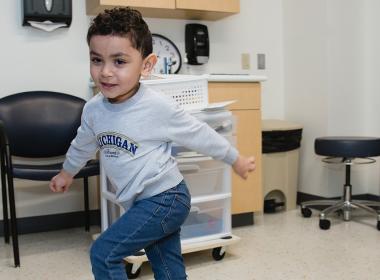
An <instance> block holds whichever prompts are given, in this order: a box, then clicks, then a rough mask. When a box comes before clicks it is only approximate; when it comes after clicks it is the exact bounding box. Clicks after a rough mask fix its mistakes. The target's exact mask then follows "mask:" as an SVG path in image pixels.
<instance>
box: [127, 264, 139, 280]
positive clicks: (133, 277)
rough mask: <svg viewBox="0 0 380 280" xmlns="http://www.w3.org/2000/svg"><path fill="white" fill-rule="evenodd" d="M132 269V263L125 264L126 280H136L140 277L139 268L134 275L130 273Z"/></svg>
mask: <svg viewBox="0 0 380 280" xmlns="http://www.w3.org/2000/svg"><path fill="white" fill-rule="evenodd" d="M132 267H133V264H132V263H127V264H125V271H126V272H127V276H128V279H136V278H137V277H139V275H140V272H141V267H139V269H137V271H136V272H135V273H133V272H132Z"/></svg>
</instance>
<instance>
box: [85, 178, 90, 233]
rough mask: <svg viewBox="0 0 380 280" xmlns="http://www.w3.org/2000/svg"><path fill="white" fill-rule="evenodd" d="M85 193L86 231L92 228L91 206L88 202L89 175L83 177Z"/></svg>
mask: <svg viewBox="0 0 380 280" xmlns="http://www.w3.org/2000/svg"><path fill="white" fill-rule="evenodd" d="M83 184H84V189H83V194H84V228H85V230H86V231H89V230H90V207H89V202H88V196H89V194H88V177H84V178H83Z"/></svg>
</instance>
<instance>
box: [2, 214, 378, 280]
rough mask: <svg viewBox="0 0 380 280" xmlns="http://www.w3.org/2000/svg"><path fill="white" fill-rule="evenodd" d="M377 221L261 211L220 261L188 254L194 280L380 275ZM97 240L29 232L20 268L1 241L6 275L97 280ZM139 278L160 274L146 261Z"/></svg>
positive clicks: (80, 233)
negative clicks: (323, 222) (328, 222)
mask: <svg viewBox="0 0 380 280" xmlns="http://www.w3.org/2000/svg"><path fill="white" fill-rule="evenodd" d="M315 212H316V211H315ZM375 225H376V222H375V219H374V218H372V217H368V216H366V215H365V214H363V213H355V215H354V217H353V221H350V222H343V221H341V220H339V219H338V218H333V219H332V226H331V229H330V230H328V231H322V230H320V229H319V227H318V217H317V215H316V214H315V213H314V214H313V216H312V217H311V218H310V219H305V218H302V217H301V215H300V214H299V211H298V210H293V211H288V212H281V213H276V214H265V215H261V216H256V224H255V225H254V226H247V227H241V228H236V229H234V230H233V233H234V234H235V235H238V236H240V237H241V238H242V239H241V241H240V242H239V243H237V244H234V245H231V246H230V247H228V249H227V254H226V256H225V258H224V259H223V260H222V261H214V260H213V259H212V257H211V255H210V253H211V252H210V250H207V251H202V252H196V253H191V254H186V255H185V262H186V266H187V273H188V276H189V279H191V280H193V279H195V280H206V279H207V280H224V279H239V280H253V279H257V280H264V279H269V280H272V279H273V280H282V279H289V280H297V279H313V280H314V279H315V280H325V279H329V280H339V279H345V280H348V279H354V280H371V279H380V231H378V230H377V229H376V227H375ZM97 230H98V228H93V229H92V231H93V232H96V231H97ZM90 244H91V234H89V233H86V232H84V230H83V229H82V228H76V229H70V230H62V231H55V232H48V233H38V234H27V235H22V236H20V248H21V267H20V268H14V267H13V266H12V261H13V260H12V251H11V246H9V245H4V243H3V242H1V241H0V279H1V280H3V279H4V280H19V279H22V280H29V279H30V280H51V279H54V280H74V279H75V280H76V279H78V280H87V279H93V278H92V275H91V272H90V264H89V259H88V248H89V246H90ZM139 279H143V280H148V279H153V275H152V272H151V269H150V267H149V265H148V264H147V263H145V264H144V265H143V266H142V272H141V274H140V277H139Z"/></svg>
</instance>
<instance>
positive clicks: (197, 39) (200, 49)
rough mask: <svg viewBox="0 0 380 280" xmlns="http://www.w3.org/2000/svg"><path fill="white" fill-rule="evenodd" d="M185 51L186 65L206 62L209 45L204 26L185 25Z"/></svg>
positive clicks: (195, 24)
mask: <svg viewBox="0 0 380 280" xmlns="http://www.w3.org/2000/svg"><path fill="white" fill-rule="evenodd" d="M185 49H186V57H187V63H188V64H191V65H199V64H204V63H206V62H207V61H208V58H209V55H210V44H209V38H208V30H207V26H206V25H203V24H197V23H189V24H186V29H185Z"/></svg>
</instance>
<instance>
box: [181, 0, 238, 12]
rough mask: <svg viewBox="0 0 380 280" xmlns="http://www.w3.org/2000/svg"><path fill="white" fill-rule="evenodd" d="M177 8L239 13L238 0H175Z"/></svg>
mask: <svg viewBox="0 0 380 280" xmlns="http://www.w3.org/2000/svg"><path fill="white" fill-rule="evenodd" d="M176 8H177V9H189V10H198V11H214V12H227V13H239V11H240V1H239V0H176Z"/></svg>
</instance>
